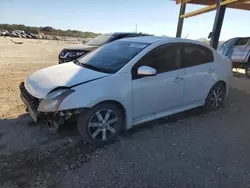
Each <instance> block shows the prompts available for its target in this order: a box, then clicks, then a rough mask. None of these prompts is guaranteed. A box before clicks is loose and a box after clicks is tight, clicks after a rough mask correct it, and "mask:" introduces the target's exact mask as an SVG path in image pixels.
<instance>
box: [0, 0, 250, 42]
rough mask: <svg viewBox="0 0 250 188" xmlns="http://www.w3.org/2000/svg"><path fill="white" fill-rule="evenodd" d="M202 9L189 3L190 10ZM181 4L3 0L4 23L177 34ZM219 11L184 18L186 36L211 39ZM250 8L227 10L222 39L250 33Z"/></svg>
mask: <svg viewBox="0 0 250 188" xmlns="http://www.w3.org/2000/svg"><path fill="white" fill-rule="evenodd" d="M199 8H202V6H199V5H188V6H187V9H186V12H190V11H193V10H196V9H199ZM179 9H180V5H176V4H175V1H172V0H126V1H123V0H0V23H8V24H24V25H28V26H52V27H54V28H57V29H65V30H66V29H76V30H81V31H91V32H98V33H107V32H116V31H120V32H122V31H131V32H132V31H135V28H136V24H137V31H138V32H144V33H150V34H155V35H166V36H173V37H174V36H175V34H176V29H177V21H178V15H179ZM214 17H215V11H212V12H209V13H206V14H203V15H199V16H195V17H192V18H187V19H185V20H184V26H183V32H182V37H185V36H186V35H188V37H187V38H190V39H198V38H207V36H208V34H209V32H210V31H212V28H213V22H214ZM249 20H250V11H245V10H236V9H227V10H226V14H225V18H224V23H223V26H222V31H221V38H220V39H221V40H226V39H229V38H232V37H240V36H249V35H250V24H249Z"/></svg>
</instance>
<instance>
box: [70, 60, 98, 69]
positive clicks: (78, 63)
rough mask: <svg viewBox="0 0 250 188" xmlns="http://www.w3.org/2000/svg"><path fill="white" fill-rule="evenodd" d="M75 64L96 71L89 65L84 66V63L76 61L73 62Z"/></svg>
mask: <svg viewBox="0 0 250 188" xmlns="http://www.w3.org/2000/svg"><path fill="white" fill-rule="evenodd" d="M74 63H75V64H77V65H80V66H82V67H85V68H89V69H98V68H97V67H95V66H93V65H90V64H85V63H81V62H80V61H79V60H78V59H77V60H75V61H74Z"/></svg>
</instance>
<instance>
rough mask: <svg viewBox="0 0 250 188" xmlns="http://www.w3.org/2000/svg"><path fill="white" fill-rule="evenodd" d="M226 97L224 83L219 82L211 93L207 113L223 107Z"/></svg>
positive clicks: (207, 102)
mask: <svg viewBox="0 0 250 188" xmlns="http://www.w3.org/2000/svg"><path fill="white" fill-rule="evenodd" d="M225 96H226V87H225V85H224V84H223V83H221V82H219V83H217V84H215V85H214V86H213V87H212V89H211V90H210V91H209V93H208V96H207V99H206V104H205V109H206V110H207V111H214V110H217V109H218V108H220V107H221V105H222V104H223V102H224V99H225Z"/></svg>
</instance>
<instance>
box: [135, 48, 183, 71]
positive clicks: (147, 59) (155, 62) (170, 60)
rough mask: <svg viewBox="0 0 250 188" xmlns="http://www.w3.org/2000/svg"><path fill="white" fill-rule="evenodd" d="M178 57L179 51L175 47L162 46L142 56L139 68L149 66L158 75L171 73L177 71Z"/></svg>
mask: <svg viewBox="0 0 250 188" xmlns="http://www.w3.org/2000/svg"><path fill="white" fill-rule="evenodd" d="M178 55H179V51H178V48H177V46H176V45H173V44H170V45H163V46H160V47H157V48H155V49H154V50H152V51H151V52H149V53H148V54H147V55H146V56H144V57H143V58H142V59H141V61H140V63H139V66H142V65H146V66H150V67H152V68H154V69H156V71H157V73H158V74H159V73H164V72H169V71H173V70H176V69H178Z"/></svg>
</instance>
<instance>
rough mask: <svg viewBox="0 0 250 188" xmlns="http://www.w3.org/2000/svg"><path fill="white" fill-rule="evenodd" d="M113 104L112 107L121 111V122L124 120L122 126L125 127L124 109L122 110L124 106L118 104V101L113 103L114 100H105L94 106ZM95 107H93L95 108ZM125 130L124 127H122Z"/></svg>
mask: <svg viewBox="0 0 250 188" xmlns="http://www.w3.org/2000/svg"><path fill="white" fill-rule="evenodd" d="M105 103H106V104H107V103H108V104H113V105H115V106H116V107H118V109H119V110H121V112H122V115H123V120H124V122H125V124H124V126H125V125H126V110H125V108H124V106H123V105H122V104H121V103H120V102H118V101H115V100H106V101H102V102H100V103H98V104H96V105H99V104H105ZM96 105H95V106H96ZM124 128H125V127H124Z"/></svg>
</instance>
